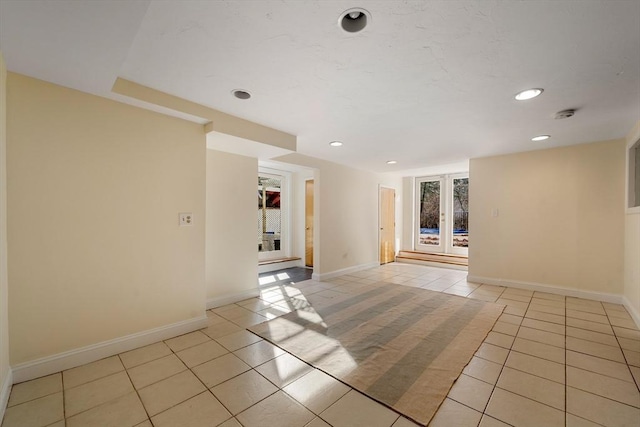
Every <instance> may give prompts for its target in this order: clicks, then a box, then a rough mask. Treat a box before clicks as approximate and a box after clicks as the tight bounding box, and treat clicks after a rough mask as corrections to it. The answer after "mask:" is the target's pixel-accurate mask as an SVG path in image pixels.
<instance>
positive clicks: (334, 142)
mask: <svg viewBox="0 0 640 427" xmlns="http://www.w3.org/2000/svg"><path fill="white" fill-rule="evenodd" d="M329 145H330V146H332V147H342V142H340V141H331V142H330V143H329Z"/></svg>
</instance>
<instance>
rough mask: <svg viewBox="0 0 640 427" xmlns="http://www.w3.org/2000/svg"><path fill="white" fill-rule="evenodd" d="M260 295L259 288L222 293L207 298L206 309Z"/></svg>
mask: <svg viewBox="0 0 640 427" xmlns="http://www.w3.org/2000/svg"><path fill="white" fill-rule="evenodd" d="M258 296H260V289H258V288H256V289H249V290H247V291H243V292H238V293H235V294H229V295H223V296H221V297H216V298H211V299H208V300H207V310H210V309H212V308H216V307H220V306H223V305H227V304H233V303H234V302H238V301H242V300H245V299H249V298H255V297H258Z"/></svg>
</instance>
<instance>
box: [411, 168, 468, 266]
mask: <svg viewBox="0 0 640 427" xmlns="http://www.w3.org/2000/svg"><path fill="white" fill-rule="evenodd" d="M415 218H416V226H415V248H416V250H418V251H422V252H436V253H450V254H462V255H466V254H467V252H468V246H469V175H467V174H455V175H439V176H432V177H423V178H417V179H416V216H415Z"/></svg>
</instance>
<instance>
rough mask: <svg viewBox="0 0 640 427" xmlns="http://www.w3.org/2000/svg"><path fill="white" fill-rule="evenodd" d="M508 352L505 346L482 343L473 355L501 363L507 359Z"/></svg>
mask: <svg viewBox="0 0 640 427" xmlns="http://www.w3.org/2000/svg"><path fill="white" fill-rule="evenodd" d="M503 316H504V315H503ZM508 354H509V350H507V349H506V348H502V347H498V346H495V345H492V344H486V343H483V344H481V345H480V348H478V351H476V354H475V355H476V356H477V357H480V358H482V359H486V360H489V361H491V362H494V363H499V364H501V365H502V364H504V361H505V360H507V355H508Z"/></svg>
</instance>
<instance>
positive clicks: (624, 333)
mask: <svg viewBox="0 0 640 427" xmlns="http://www.w3.org/2000/svg"><path fill="white" fill-rule="evenodd" d="M613 330H614V332H615V334H616V336H617V337H621V338H629V339H632V340H636V341H640V331H635V330H633V329H627V328H620V327H618V326H614V327H613Z"/></svg>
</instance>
